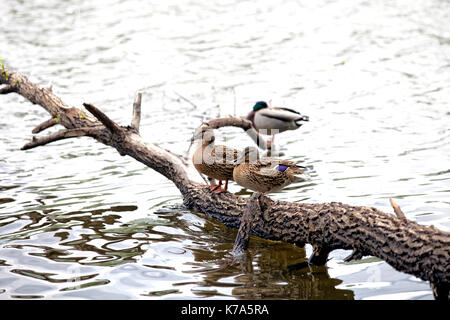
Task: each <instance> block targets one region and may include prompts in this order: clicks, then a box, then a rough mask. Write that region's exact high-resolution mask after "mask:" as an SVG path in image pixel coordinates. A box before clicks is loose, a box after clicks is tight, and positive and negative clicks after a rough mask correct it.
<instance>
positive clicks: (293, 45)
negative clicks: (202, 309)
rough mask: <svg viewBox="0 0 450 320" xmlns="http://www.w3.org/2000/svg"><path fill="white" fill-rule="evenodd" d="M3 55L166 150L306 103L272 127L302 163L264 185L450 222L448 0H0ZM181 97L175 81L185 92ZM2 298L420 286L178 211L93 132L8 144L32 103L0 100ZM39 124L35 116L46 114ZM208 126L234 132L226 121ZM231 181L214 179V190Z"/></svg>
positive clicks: (28, 122)
mask: <svg viewBox="0 0 450 320" xmlns="http://www.w3.org/2000/svg"><path fill="white" fill-rule="evenodd" d="M1 12H2V13H1V16H0V30H1V31H0V43H1V47H0V58H4V59H5V62H6V64H7V65H8V66H10V67H12V68H14V69H16V70H18V71H20V72H22V73H24V74H26V75H28V76H29V78H30V79H31V80H32V81H34V82H36V83H38V84H40V85H42V86H49V85H53V90H54V92H55V93H56V94H58V95H59V96H60V97H61V98H62V99H63V100H64V101H65V102H66V103H67V104H69V105H73V106H77V107H80V106H81V105H82V103H83V102H89V103H93V104H94V105H96V106H98V107H99V108H101V109H102V110H103V111H105V112H106V113H107V114H108V115H110V116H111V117H112V118H113V119H114V120H116V121H117V122H119V123H121V124H123V125H125V124H129V122H130V120H131V106H132V102H133V99H134V97H135V95H136V93H137V92H138V91H140V92H142V93H143V119H142V121H141V135H142V136H143V137H144V138H145V139H146V140H147V141H149V142H154V143H157V144H160V145H161V146H163V147H165V148H168V149H170V150H173V151H175V152H178V153H183V152H185V151H186V150H187V147H188V140H189V138H190V137H191V135H192V132H193V129H194V128H195V127H197V126H198V125H199V124H200V121H201V119H209V118H213V117H216V116H219V115H221V116H224V115H228V114H237V115H246V114H247V112H248V111H249V110H250V108H251V106H252V105H253V103H254V102H255V101H257V100H267V101H271V102H272V104H273V105H278V106H285V107H294V108H296V109H298V110H299V111H301V112H303V113H304V114H306V115H308V116H310V119H311V121H310V122H309V123H307V124H305V125H304V126H303V127H302V128H301V129H299V130H297V131H291V132H285V133H283V134H282V135H279V136H277V138H276V143H277V144H278V146H279V148H280V150H281V152H283V154H284V157H286V158H288V159H293V160H298V161H301V162H303V163H304V164H306V165H308V166H313V168H314V170H313V172H312V174H311V181H308V182H305V183H299V184H296V185H291V186H290V187H288V188H286V189H285V190H283V191H282V192H280V193H276V194H274V195H273V196H272V197H273V198H276V199H282V200H289V201H305V202H328V201H342V202H344V203H349V204H355V205H367V206H375V207H377V208H379V209H381V210H383V211H386V212H392V209H391V208H390V205H389V201H388V199H389V198H390V197H392V198H394V199H395V200H396V202H397V203H398V204H399V205H400V206H401V207H402V209H403V211H404V212H405V213H406V215H407V217H408V218H409V219H411V220H414V221H417V222H418V223H421V224H425V225H431V224H433V225H434V226H436V227H438V228H440V229H443V230H449V229H450V220H449V217H450V202H449V200H448V199H449V196H450V167H449V163H450V130H449V125H448V124H449V123H450V107H449V102H448V97H449V87H450V72H449V71H450V25H449V24H448V21H450V3H449V2H448V1H445V0H426V1H425V0H424V1H414V2H411V1H406V0H405V1H395V2H392V1H351V2H350V1H331V0H322V1H314V2H310V1H297V2H294V1H281V0H280V1H272V2H271V3H270V4H268V3H254V2H251V1H237V0H230V1H226V2H225V1H210V2H208V3H205V2H204V1H183V0H174V1H165V2H161V3H159V2H158V3H152V2H150V3H147V2H145V3H143V2H138V1H120V0H117V1H109V0H103V1H95V3H94V2H91V1H81V2H80V1H64V2H62V1H52V0H50V1H49V0H45V1H44V0H42V1H27V2H23V1H18V0H16V1H15V0H3V1H2V4H1ZM180 96H182V97H184V98H186V99H188V100H189V101H191V102H192V104H190V103H187V102H186V101H185V100H184V99H182V98H181V97H180ZM0 113H1V117H0V132H1V134H0V150H1V156H0V299H68V298H74V299H78V298H80V299H95V298H102V299H161V298H165V299H184V298H211V299H213V298H221V299H241V298H247V299H249V298H250V299H253V298H256V299H260V298H282V299H432V293H431V290H430V288H429V285H428V283H426V282H423V281H421V280H418V279H416V278H414V277H412V276H411V275H408V274H404V273H400V272H397V271H395V270H394V269H393V268H391V267H390V266H389V265H387V264H386V263H384V262H383V261H379V260H378V259H374V258H373V257H365V258H364V259H362V260H360V261H357V262H354V263H344V262H343V259H344V258H345V257H346V256H347V255H348V254H349V253H350V252H348V251H344V250H336V251H334V252H332V253H331V255H330V257H331V258H332V259H331V260H330V261H329V262H328V264H327V267H314V268H296V267H295V265H296V264H298V263H301V262H304V261H305V260H306V258H307V256H308V255H309V254H310V253H311V247H310V246H306V248H305V249H303V248H297V247H295V246H292V245H289V244H285V243H280V242H271V241H265V240H262V239H258V238H252V240H251V243H250V248H249V250H248V253H247V255H246V257H245V259H244V260H243V262H242V263H241V264H240V265H235V266H232V267H229V266H227V265H226V261H227V259H228V258H229V257H230V251H231V249H232V244H233V241H234V237H235V232H236V231H235V230H231V229H228V228H226V227H224V226H223V225H221V224H219V223H217V222H215V221H213V220H211V219H209V218H207V217H205V216H204V215H202V214H199V213H196V212H191V211H189V210H186V209H185V208H183V206H182V200H181V197H180V194H179V192H178V190H177V189H176V188H175V187H174V186H173V185H172V184H171V183H170V182H169V181H167V180H166V179H165V178H163V177H162V176H160V175H158V174H157V173H155V172H153V171H152V170H150V169H148V168H145V167H144V166H143V165H141V164H140V163H137V162H136V161H134V160H133V159H131V158H129V157H121V156H120V155H118V153H117V152H115V151H114V150H112V149H111V148H108V147H106V146H104V145H101V144H99V143H97V142H95V141H94V140H92V139H90V138H78V139H73V140H66V141H59V142H56V143H53V144H51V145H48V146H45V147H40V148H37V149H33V150H29V151H20V150H19V149H20V147H21V146H22V145H24V144H25V143H26V142H27V141H28V140H29V139H31V137H32V134H31V130H32V128H33V127H34V126H35V125H37V124H38V123H40V122H42V121H43V120H46V119H47V118H48V115H47V114H46V113H45V111H44V110H43V109H42V108H40V107H38V106H34V105H31V104H30V103H29V102H27V101H25V100H24V99H23V98H21V97H19V96H17V95H7V96H2V97H1V103H0ZM56 130H58V128H52V129H51V130H49V131H48V132H54V131H56ZM217 138H218V140H219V141H221V142H223V143H226V144H229V145H233V146H234V147H236V148H243V147H245V146H247V145H249V144H251V141H250V140H249V138H248V137H247V136H246V135H243V134H242V132H241V131H240V130H238V129H223V130H221V131H220V132H219V133H217ZM240 190H241V189H240V188H239V187H238V186H237V185H235V184H231V185H230V191H231V192H239V191H240Z"/></svg>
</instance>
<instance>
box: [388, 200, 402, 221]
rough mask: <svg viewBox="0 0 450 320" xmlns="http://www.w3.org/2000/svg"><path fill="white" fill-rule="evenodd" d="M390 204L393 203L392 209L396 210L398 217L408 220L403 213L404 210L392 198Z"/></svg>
mask: <svg viewBox="0 0 450 320" xmlns="http://www.w3.org/2000/svg"><path fill="white" fill-rule="evenodd" d="M389 202H390V203H391V206H392V208H393V209H394V212H395V214H396V215H397V217H399V218H400V219H402V220H406V216H405V214H404V213H403V211H402V209H400V207H399V206H398V205H397V204H396V203H395V202H394V200H392V198H389Z"/></svg>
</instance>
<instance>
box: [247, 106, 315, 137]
mask: <svg viewBox="0 0 450 320" xmlns="http://www.w3.org/2000/svg"><path fill="white" fill-rule="evenodd" d="M247 119H248V120H250V121H251V122H252V124H253V126H254V127H255V129H256V130H258V131H259V130H263V129H265V130H267V134H269V135H272V142H273V139H274V135H275V134H276V133H279V132H283V131H286V130H295V129H298V128H300V127H301V126H302V123H300V122H301V121H309V117H308V116H305V115H301V114H300V113H299V112H297V111H295V110H292V109H288V108H274V107H269V106H268V105H267V103H266V102H264V101H258V102H257V103H256V104H255V105H254V106H253V111H251V112H250V113H249V114H248V116H247Z"/></svg>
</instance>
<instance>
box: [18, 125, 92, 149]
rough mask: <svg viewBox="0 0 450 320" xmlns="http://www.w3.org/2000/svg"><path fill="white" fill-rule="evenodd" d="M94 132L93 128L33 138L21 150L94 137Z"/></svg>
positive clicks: (70, 130) (64, 131) (69, 130)
mask: <svg viewBox="0 0 450 320" xmlns="http://www.w3.org/2000/svg"><path fill="white" fill-rule="evenodd" d="M92 130H93V129H92V128H79V129H68V130H63V131H59V132H56V133H53V134H50V135H48V136H44V137H40V138H36V137H33V140H32V141H31V142H28V143H27V144H25V145H24V146H23V147H22V148H21V149H20V150H28V149H32V148H36V147H39V146H43V145H45V144H48V143H50V142H54V141H58V140H63V139H69V138H76V137H82V136H87V135H89V134H91V135H92Z"/></svg>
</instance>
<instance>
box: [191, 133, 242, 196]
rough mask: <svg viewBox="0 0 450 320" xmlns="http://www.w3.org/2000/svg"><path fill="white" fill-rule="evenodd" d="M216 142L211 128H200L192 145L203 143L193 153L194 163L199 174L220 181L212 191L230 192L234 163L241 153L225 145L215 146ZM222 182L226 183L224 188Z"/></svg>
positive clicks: (194, 136) (192, 140)
mask: <svg viewBox="0 0 450 320" xmlns="http://www.w3.org/2000/svg"><path fill="white" fill-rule="evenodd" d="M214 140H215V137H214V133H213V130H212V129H210V128H204V127H200V128H198V129H197V130H196V131H195V133H194V135H193V137H192V139H191V145H192V144H193V143H194V141H201V143H200V145H199V146H198V147H197V148H196V149H195V151H194V153H193V156H192V163H193V164H194V167H195V169H197V171H198V172H199V173H201V174H204V175H206V176H208V177H209V178H211V179H216V180H218V181H219V183H218V184H213V185H211V186H210V190H211V191H213V192H216V193H221V192H225V191H227V190H228V181H229V180H233V169H234V161H235V160H236V159H237V158H238V155H239V151H238V150H236V149H233V148H230V147H227V146H224V145H215V144H214ZM222 181H225V187H224V188H222Z"/></svg>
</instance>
